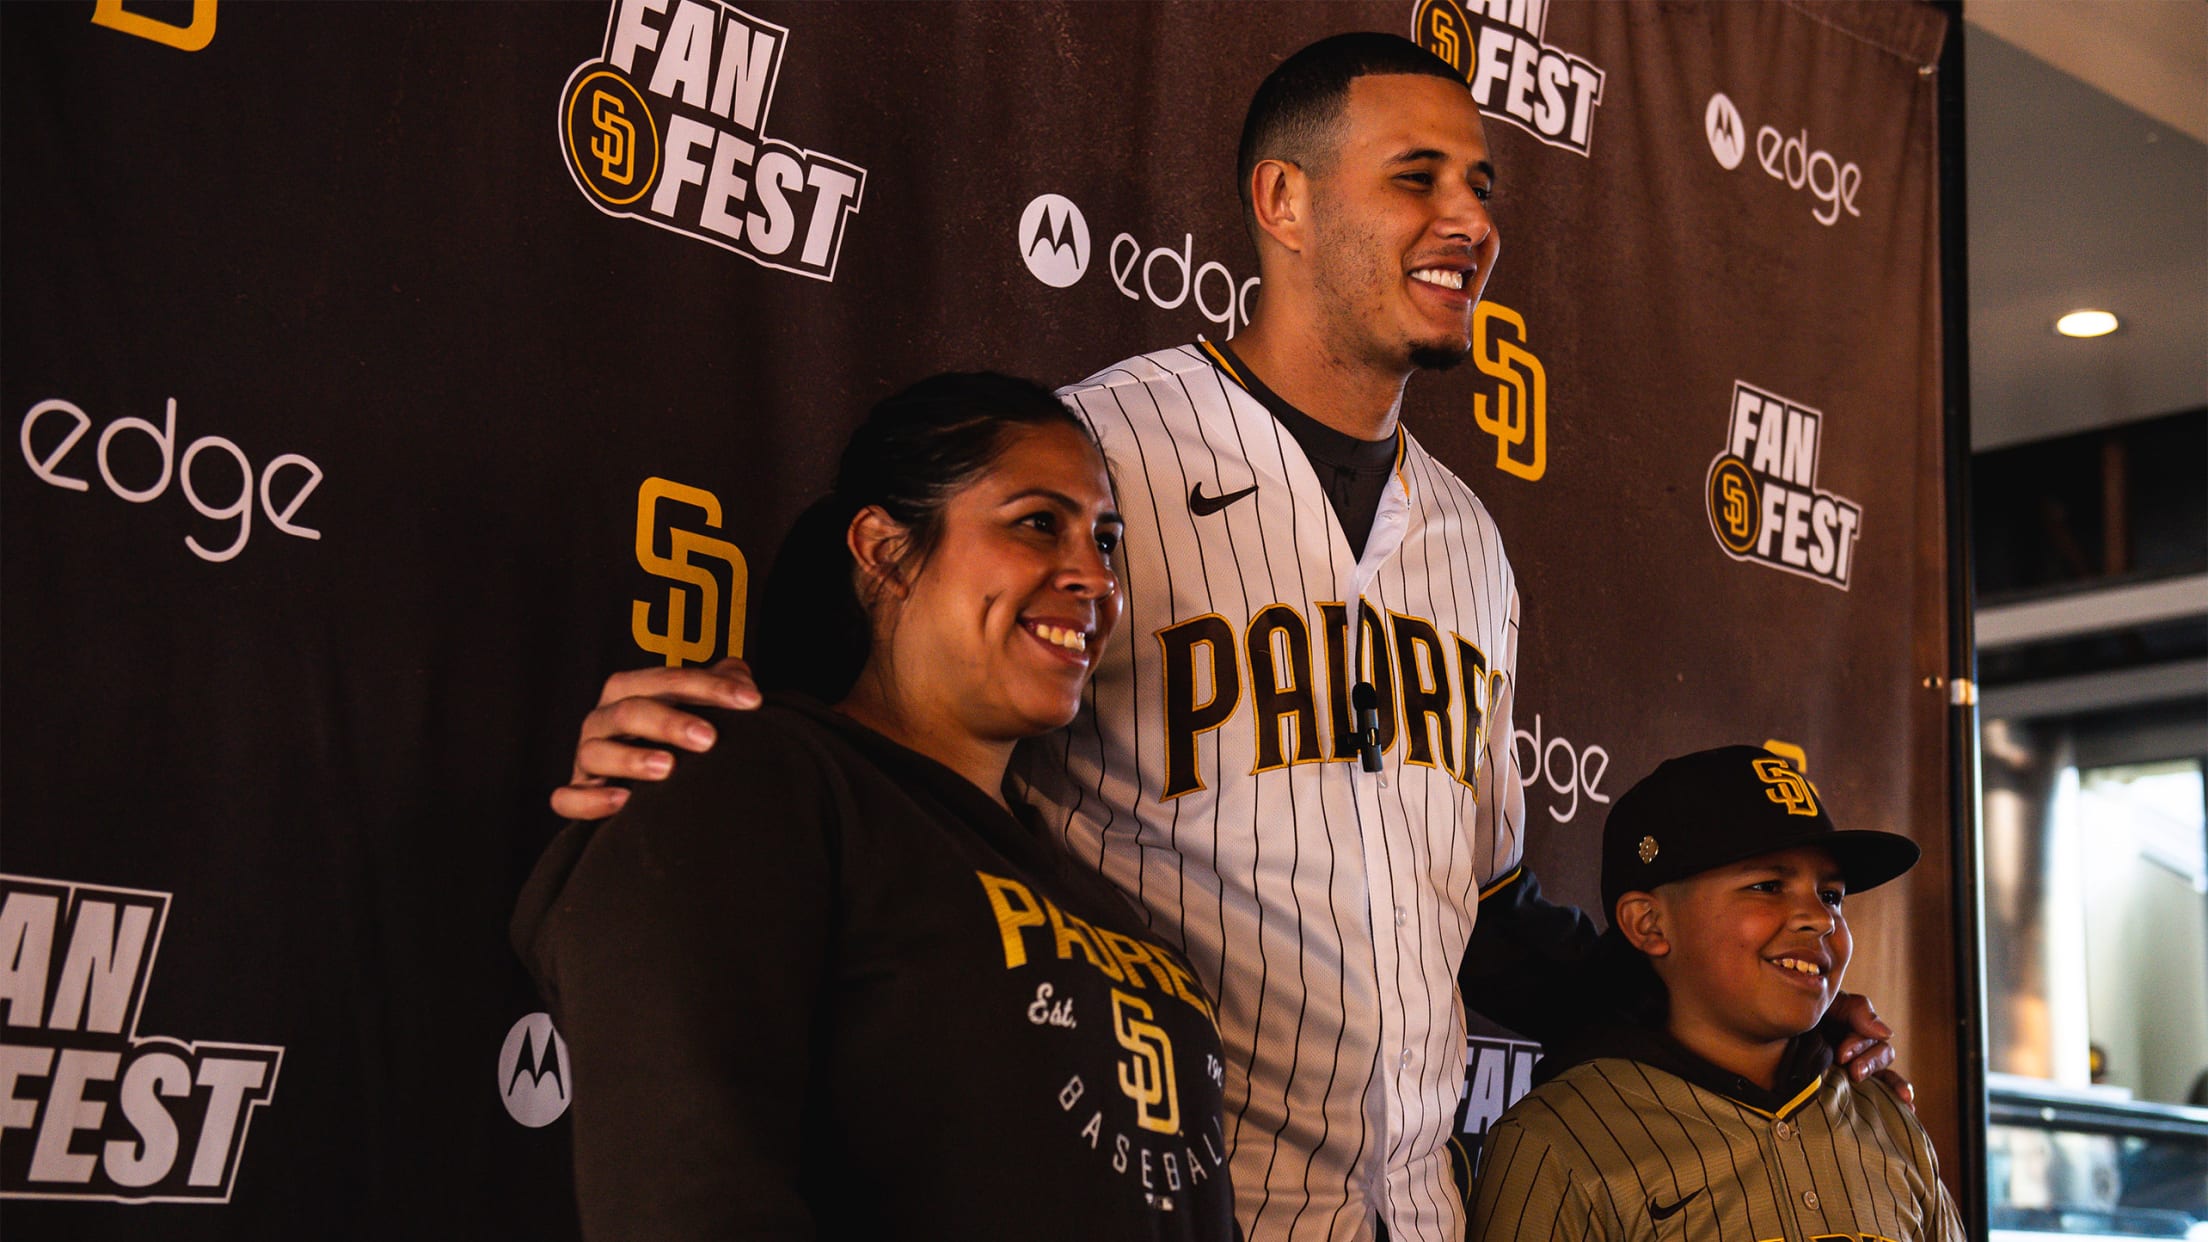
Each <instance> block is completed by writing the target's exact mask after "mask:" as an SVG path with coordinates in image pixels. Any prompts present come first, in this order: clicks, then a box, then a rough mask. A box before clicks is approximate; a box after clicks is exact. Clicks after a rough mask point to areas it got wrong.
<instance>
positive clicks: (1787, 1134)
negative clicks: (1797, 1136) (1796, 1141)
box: [1771, 1121, 1794, 1143]
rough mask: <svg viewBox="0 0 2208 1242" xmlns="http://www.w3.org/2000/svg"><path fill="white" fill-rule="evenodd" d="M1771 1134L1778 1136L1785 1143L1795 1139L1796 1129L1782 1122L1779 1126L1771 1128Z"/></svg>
mask: <svg viewBox="0 0 2208 1242" xmlns="http://www.w3.org/2000/svg"><path fill="white" fill-rule="evenodd" d="M1771 1133H1773V1134H1775V1135H1777V1136H1778V1138H1779V1141H1780V1142H1782V1143H1783V1142H1785V1141H1786V1140H1788V1139H1790V1138H1793V1137H1794V1127H1793V1126H1790V1125H1788V1124H1786V1123H1785V1122H1783V1121H1782V1122H1780V1123H1779V1124H1777V1125H1775V1126H1773V1127H1771Z"/></svg>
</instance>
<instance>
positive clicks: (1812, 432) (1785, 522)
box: [1704, 380, 1863, 591]
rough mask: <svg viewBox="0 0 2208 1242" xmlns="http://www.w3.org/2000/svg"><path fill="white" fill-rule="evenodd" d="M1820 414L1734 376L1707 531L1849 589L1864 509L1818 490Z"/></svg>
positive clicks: (1756, 557)
mask: <svg viewBox="0 0 2208 1242" xmlns="http://www.w3.org/2000/svg"><path fill="white" fill-rule="evenodd" d="M1823 425H1824V415H1823V414H1821V413H1819V412H1818V411H1816V410H1813V409H1810V408H1809V407H1808V406H1805V405H1799V404H1796V403H1795V402H1792V401H1789V400H1787V399H1786V398H1785V397H1781V396H1778V395H1777V394H1775V393H1769V392H1765V391H1764V390H1762V389H1760V388H1758V387H1756V386H1755V385H1753V384H1750V383H1748V382H1747V381H1745V380H1735V381H1734V382H1733V408H1732V414H1731V426H1730V427H1729V429H1728V431H1727V435H1726V440H1725V447H1724V449H1723V450H1722V451H1720V452H1719V453H1718V455H1717V456H1716V457H1714V458H1712V459H1711V460H1710V470H1709V474H1708V475H1707V476H1706V477H1705V480H1704V489H1705V503H1706V507H1707V509H1708V512H1709V516H1710V533H1711V534H1713V535H1715V536H1716V537H1717V543H1718V546H1719V547H1721V548H1723V549H1725V555H1727V556H1729V557H1732V558H1733V559H1734V560H1736V561H1755V562H1758V563H1761V564H1764V565H1768V566H1770V567H1771V568H1773V569H1783V570H1785V571H1786V572H1788V573H1790V574H1799V575H1801V576H1802V577H1804V578H1810V579H1814V580H1816V581H1818V582H1822V583H1824V584H1825V585H1826V586H1831V587H1838V588H1839V589H1841V590H1843V591H1845V590H1847V589H1848V580H1849V578H1850V576H1851V575H1852V574H1853V573H1854V571H1855V540H1856V536H1857V535H1859V534H1860V533H1862V526H1863V507H1862V506H1861V505H1858V504H1856V503H1855V502H1854V501H1852V500H1849V499H1847V498H1846V497H1844V496H1838V495H1835V494H1833V493H1831V492H1826V491H1820V490H1818V488H1817V452H1818V449H1819V448H1820V447H1822V445H1821V442H1820V437H1821V434H1822V433H1821V430H1820V429H1821V428H1822V427H1823Z"/></svg>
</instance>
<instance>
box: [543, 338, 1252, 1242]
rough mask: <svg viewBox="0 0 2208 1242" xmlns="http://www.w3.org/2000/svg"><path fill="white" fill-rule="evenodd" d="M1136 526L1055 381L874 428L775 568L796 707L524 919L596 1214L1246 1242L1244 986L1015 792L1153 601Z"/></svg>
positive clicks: (656, 1227) (1007, 389) (934, 401)
mask: <svg viewBox="0 0 2208 1242" xmlns="http://www.w3.org/2000/svg"><path fill="white" fill-rule="evenodd" d="M1119 528H1120V523H1119V517H1118V514H1117V512H1116V511H1115V508H1114V504H1113V499H1112V489H1111V479H1110V476H1109V474H1108V473H1107V471H1106V469H1105V465H1104V459H1103V456H1102V454H1101V453H1100V452H1099V451H1098V449H1097V447H1096V444H1095V441H1094V440H1093V439H1092V438H1091V437H1090V436H1089V433H1088V430H1087V428H1086V427H1085V426H1084V425H1083V424H1082V423H1081V422H1080V421H1079V420H1078V419H1076V418H1075V417H1074V416H1073V415H1072V414H1070V413H1069V412H1068V411H1067V410H1066V409H1065V407H1063V406H1062V405H1060V404H1059V403H1058V401H1057V399H1056V398H1054V397H1052V396H1051V394H1050V393H1048V392H1047V391H1045V390H1043V389H1041V388H1039V387H1037V386H1035V385H1032V384H1029V383H1027V382H1025V381H1020V380H1013V379H1009V378H1007V377H1004V376H997V375H946V376H938V377H935V378H934V379H930V380H925V381H922V382H921V383H919V384H916V385H914V386H913V387H911V388H909V389H906V390H905V391H904V392H902V393H899V394H897V395H896V396H893V397H891V398H889V399H888V400H886V401H884V402H883V403H881V404H880V405H878V406H876V407H875V409H874V411H873V412H872V414H871V415H870V416H869V417H868V419H867V421H866V423H865V424H864V425H863V426H861V427H860V428H859V430H858V431H857V433H855V435H854V436H853V438H852V441H851V443H850V445H849V446H848V447H847V449H846V450H845V452H844V456H843V461H842V465H841V469H840V471H839V474H838V478H837V483H836V486H835V488H834V490H833V491H832V492H831V494H830V495H829V496H828V497H827V498H825V499H823V500H822V501H821V502H819V503H818V504H816V505H814V506H813V507H812V508H811V509H810V510H808V511H807V513H806V514H805V515H804V517H802V518H801V519H800V520H799V522H798V524H797V527H796V528H795V529H794V530H793V531H792V532H791V536H790V538H789V540H788V541H787V542H786V543H785V544H784V546H783V549H782V552H781V554H780V556H779V557H778V558H777V564H776V569H775V573H774V576H773V577H772V578H771V579H770V581H769V583H768V585H767V590H766V596H767V600H766V603H765V615H764V616H763V618H762V626H761V653H760V654H761V670H760V671H761V675H762V676H761V680H762V681H763V682H765V683H766V684H767V685H768V687H769V689H770V691H771V692H772V693H771V694H770V698H769V701H768V704H767V706H765V707H764V708H762V709H760V710H758V711H753V712H729V713H723V714H721V715H720V716H719V717H717V718H716V720H715V724H716V725H717V726H718V727H719V729H720V730H721V733H722V741H721V743H720V744H719V745H718V746H716V747H715V748H714V750H713V752H712V753H711V754H710V755H707V756H704V757H701V758H698V759H696V760H693V761H690V762H687V763H685V764H684V765H683V767H682V769H681V771H680V772H679V773H677V774H676V775H675V776H674V778H673V779H671V780H669V781H667V782H666V783H665V784H664V785H654V786H651V787H648V788H639V789H637V790H636V792H635V794H634V795H633V797H632V799H631V801H630V802H629V803H628V805H627V806H626V808H625V809H624V810H623V812H622V813H621V814H620V815H619V816H618V817H616V818H614V819H612V820H609V821H605V822H604V823H603V824H602V825H592V824H573V825H570V826H569V828H568V829H567V830H566V832H564V833H563V834H562V835H561V836H560V838H559V839H558V840H557V841H555V842H554V843H553V845H552V848H551V849H550V850H548V851H547V852H546V854H545V856H544V858H543V859H542V860H541V861H540V862H539V863H538V865H537V869H536V873H535V874H534V875H533V876H532V877H531V880H530V883H529V886H528V889H527V890H526V891H525V893H524V894H523V897H522V901H521V904H520V907H519V909H518V910H517V911H516V913H515V918H514V935H515V942H516V945H517V947H518V948H519V949H520V950H521V952H522V955H523V957H524V958H525V959H526V960H527V961H528V962H529V963H530V966H531V968H532V971H533V973H534V974H535V975H536V978H537V980H538V984H539V986H540V987H541V988H542V989H543V991H544V993H545V996H546V998H547V1000H548V1001H549V1002H550V1003H551V1005H552V1008H553V1011H554V1015H555V1017H556V1019H557V1021H558V1024H559V1027H560V1029H561V1031H562V1032H563V1033H564V1034H565V1035H566V1038H567V1040H568V1045H569V1048H570V1053H571V1058H572V1062H573V1066H574V1080H575V1105H574V1112H575V1118H576V1121H575V1127H576V1128H575V1168H576V1188H577V1194H578V1197H579V1200H580V1203H581V1208H582V1218H583V1226H584V1232H585V1234H586V1235H587V1236H589V1237H592V1238H600V1237H615V1236H620V1237H652V1238H690V1237H747V1238H757V1237H785V1236H786V1237H814V1236H823V1237H904V1236H943V1237H1021V1236H1034V1235H1037V1234H1048V1235H1050V1236H1053V1237H1067V1238H1098V1239H1104V1238H1113V1239H1118V1238H1174V1239H1212V1238H1225V1237H1229V1236H1231V1234H1232V1231H1233V1211H1232V1202H1231V1193H1230V1190H1229V1183H1228V1180H1227V1178H1226V1176H1225V1170H1224V1167H1223V1166H1224V1162H1225V1153H1226V1139H1225V1135H1224V1133H1223V1132H1222V1130H1221V1126H1220V1100H1221V1081H1222V1077H1223V1071H1222V1067H1221V1064H1220V1057H1219V1043H1218V1034H1217V1030H1216V1027H1215V1025H1214V1022H1213V1017H1212V1011H1211V1006H1210V1002H1209V1001H1208V1000H1207V998H1206V997H1205V996H1204V994H1203V992H1202V990H1201V989H1200V988H1199V987H1198V985H1197V984H1196V983H1195V981H1194V977H1193V974H1192V972H1191V971H1190V970H1189V968H1188V965H1187V963H1186V962H1185V961H1184V960H1183V959H1182V958H1181V957H1180V955H1179V954H1178V953H1176V952H1174V951H1173V950H1171V949H1169V948H1167V947H1166V946H1164V945H1162V944H1159V943H1156V942H1154V941H1152V940H1150V939H1148V938H1147V937H1146V936H1145V935H1144V933H1143V923H1142V921H1141V920H1140V919H1138V918H1137V917H1135V915H1134V914H1133V912H1132V911H1131V910H1130V908H1129V907H1128V906H1127V904H1126V902H1125V900H1124V899H1123V898H1121V897H1120V896H1119V894H1118V893H1117V892H1115V891H1114V890H1112V889H1111V888H1110V887H1109V886H1108V885H1106V884H1105V883H1104V882H1103V881H1102V880H1100V879H1099V878H1097V877H1096V876H1095V874H1094V873H1093V872H1092V871H1089V870H1088V869H1086V868H1083V867H1080V866H1077V865H1068V863H1067V861H1066V860H1065V859H1064V858H1063V857H1062V856H1061V855H1060V853H1059V851H1058V849H1057V846H1056V844H1055V842H1054V841H1053V840H1051V839H1050V838H1049V837H1047V836H1046V835H1045V834H1044V833H1043V832H1041V831H1040V829H1039V825H1037V824H1036V823H1035V822H1034V821H1032V820H1031V819H1030V818H1028V817H1027V816H1026V814H1025V813H1024V808H1023V810H1021V811H1015V810H1013V809H1011V808H1013V807H1017V806H1019V805H1020V804H1019V803H1018V802H1017V800H1008V799H1007V798H1006V796H1005V792H1004V779H1005V770H1006V765H1007V762H1008V761H1009V759H1010V756H1011V751H1012V747H1013V744H1014V743H1015V742H1017V741H1019V740H1020V739H1021V738H1025V737H1031V736H1034V735H1036V734H1040V733H1046V732H1049V731H1050V730H1052V729H1056V728H1059V727H1062V726H1063V725H1064V724H1066V722H1067V721H1069V720H1071V719H1072V718H1073V715H1074V712H1075V710H1076V709H1077V708H1078V707H1079V705H1080V701H1081V696H1082V692H1083V690H1084V688H1085V687H1086V686H1087V684H1088V679H1089V676H1090V674H1091V672H1092V671H1093V669H1094V667H1095V661H1096V658H1097V656H1098V654H1099V653H1100V652H1101V650H1102V648H1103V646H1104V644H1105V642H1106V641H1107V640H1108V639H1109V638H1110V636H1111V633H1112V630H1113V628H1114V626H1115V625H1116V624H1117V622H1118V620H1119V612H1120V596H1119V587H1118V581H1117V578H1116V575H1115V573H1114V570H1113V567H1112V562H1111V556H1112V551H1113V549H1114V547H1115V546H1116V545H1117V542H1118V538H1119ZM829 704H833V706H829Z"/></svg>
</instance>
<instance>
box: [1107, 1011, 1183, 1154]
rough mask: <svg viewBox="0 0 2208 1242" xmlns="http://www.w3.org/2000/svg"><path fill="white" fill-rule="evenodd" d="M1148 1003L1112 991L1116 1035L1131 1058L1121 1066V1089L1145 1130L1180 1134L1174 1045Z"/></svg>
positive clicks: (1114, 1032) (1113, 1032) (1114, 1031)
mask: <svg viewBox="0 0 2208 1242" xmlns="http://www.w3.org/2000/svg"><path fill="white" fill-rule="evenodd" d="M1153 1013H1154V1011H1153V1010H1152V1009H1151V1008H1150V1006H1149V1005H1148V1004H1147V1003H1145V1002H1144V1001H1142V1000H1140V999H1138V998H1136V997H1133V996H1129V995H1128V994H1127V993H1125V992H1122V991H1120V990H1119V989H1118V988H1113V989H1112V1034H1113V1035H1115V1036H1117V1037H1118V1039H1119V1046H1120V1047H1122V1048H1125V1049H1126V1050H1127V1051H1128V1053H1129V1054H1130V1055H1129V1056H1128V1057H1127V1058H1126V1059H1125V1060H1123V1061H1121V1062H1120V1063H1119V1089H1120V1090H1121V1091H1122V1092H1125V1093H1126V1096H1127V1098H1128V1099H1130V1100H1133V1101H1134V1102H1135V1121H1136V1123H1137V1124H1138V1125H1140V1126H1141V1127H1142V1128H1143V1129H1145V1130H1151V1131H1154V1132H1156V1133H1159V1134H1178V1133H1180V1129H1181V1098H1180V1092H1179V1091H1178V1090H1176V1089H1175V1087H1174V1084H1173V1041H1172V1040H1170V1039H1168V1038H1166V1034H1165V1028H1164V1027H1162V1026H1159V1025H1158V1024H1157V1023H1155V1022H1152V1021H1150V1020H1149V1019H1150V1018H1151V1017H1152V1016H1153Z"/></svg>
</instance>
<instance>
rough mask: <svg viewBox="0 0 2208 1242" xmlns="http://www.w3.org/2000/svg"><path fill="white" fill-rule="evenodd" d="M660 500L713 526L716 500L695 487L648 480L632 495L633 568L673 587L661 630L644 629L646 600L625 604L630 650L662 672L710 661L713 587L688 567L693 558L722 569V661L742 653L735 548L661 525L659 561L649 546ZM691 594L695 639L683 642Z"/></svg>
mask: <svg viewBox="0 0 2208 1242" xmlns="http://www.w3.org/2000/svg"><path fill="white" fill-rule="evenodd" d="M661 501H671V502H673V503H675V504H681V505H688V506H690V507H691V508H693V509H699V510H702V511H703V512H704V514H705V524H706V525H707V526H708V527H711V528H712V529H715V530H718V529H720V526H721V499H720V497H718V496H715V495H714V494H713V493H711V492H709V491H706V490H705V489H704V488H702V487H691V486H689V485H688V484H684V483H677V482H675V481H674V480H672V479H662V478H658V477H656V476H655V477H653V478H649V479H646V480H644V484H643V486H641V487H639V488H637V489H636V563H637V564H638V565H639V566H641V567H642V568H643V569H644V571H645V572H646V573H649V574H651V575H653V576H654V577H659V578H665V579H667V580H668V581H669V582H671V583H673V584H674V585H673V586H670V587H668V588H667V610H666V616H667V628H666V630H664V631H660V630H655V629H653V628H652V605H651V604H650V602H649V601H646V600H641V599H639V600H631V601H630V607H629V633H630V635H631V636H632V637H633V638H635V639H636V645H637V646H639V647H642V648H643V649H644V650H646V651H649V652H651V653H652V654H653V655H658V656H665V657H666V659H667V667H669V668H675V667H678V666H680V665H681V664H682V663H683V662H685V661H688V662H690V663H693V664H703V663H705V662H706V661H708V660H711V659H713V653H714V649H715V648H717V647H719V646H720V625H719V620H720V610H721V582H720V577H719V575H717V574H715V573H714V572H713V571H712V570H711V569H708V568H706V567H705V566H703V565H699V564H696V563H694V562H693V561H692V560H691V558H692V557H694V556H704V557H709V558H711V559H713V560H716V561H719V562H721V563H722V564H725V565H727V566H728V647H727V649H726V650H725V651H724V652H722V654H724V655H730V656H740V655H742V654H744V608H745V606H746V605H747V604H748V603H749V602H750V595H751V570H750V567H749V565H748V564H747V562H746V561H745V560H744V553H743V549H741V548H739V547H737V546H736V545H735V544H733V543H730V542H728V541H727V540H725V539H715V538H714V537H712V536H711V535H703V534H699V533H698V532H697V531H694V530H684V529H682V528H681V527H679V526H676V525H674V523H673V522H672V521H668V522H667V523H666V531H667V554H666V555H664V556H662V555H661V554H660V553H659V551H658V548H657V546H656V545H657V544H658V542H659V532H660V528H661V518H660V511H659V505H660V502H661ZM686 588H687V589H686ZM693 593H695V594H696V595H697V597H698V629H697V634H696V636H695V637H691V636H690V634H689V630H688V629H687V628H686V627H685V626H684V624H683V622H684V620H685V614H686V613H687V612H688V611H689V601H690V597H691V595H692V594H693Z"/></svg>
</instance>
